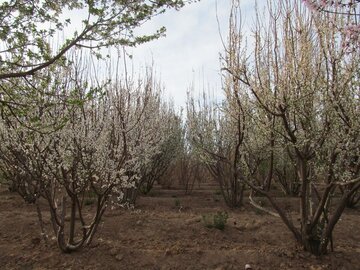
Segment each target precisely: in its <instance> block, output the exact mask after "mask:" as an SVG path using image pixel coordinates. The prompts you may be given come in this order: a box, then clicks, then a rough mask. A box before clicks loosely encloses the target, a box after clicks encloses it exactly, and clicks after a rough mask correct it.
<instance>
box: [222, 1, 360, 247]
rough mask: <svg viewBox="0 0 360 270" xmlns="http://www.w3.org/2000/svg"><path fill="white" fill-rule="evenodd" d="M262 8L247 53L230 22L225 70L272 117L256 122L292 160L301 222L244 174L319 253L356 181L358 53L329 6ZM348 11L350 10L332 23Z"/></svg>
mask: <svg viewBox="0 0 360 270" xmlns="http://www.w3.org/2000/svg"><path fill="white" fill-rule="evenodd" d="M268 11H269V12H268V15H269V20H268V21H266V22H264V21H260V20H259V19H258V20H257V23H256V26H255V30H254V39H255V40H254V50H253V52H252V54H251V55H247V54H239V53H237V52H236V51H235V52H234V50H233V48H236V50H238V52H240V51H241V49H242V48H244V46H241V45H239V44H241V42H244V40H243V38H242V36H241V34H240V32H239V30H238V29H236V28H235V29H233V30H231V32H230V33H231V35H233V37H230V38H229V45H228V48H227V50H226V56H225V61H224V70H225V71H226V72H227V73H228V74H230V75H231V76H232V78H233V79H234V80H236V81H237V82H238V84H239V85H240V86H239V87H240V89H241V91H244V92H246V93H249V94H250V95H251V100H252V103H253V104H254V109H255V110H256V111H258V113H257V115H261V114H262V115H264V116H265V119H266V115H270V116H272V117H274V118H273V119H274V121H275V124H274V125H269V124H267V125H266V123H269V121H256V122H257V123H258V124H259V125H262V126H263V127H262V128H263V130H267V132H268V133H271V132H273V134H277V137H279V138H281V140H282V142H283V143H282V144H279V143H277V144H276V145H275V144H274V147H275V149H276V148H277V147H284V150H286V151H288V152H289V157H290V156H291V157H292V159H293V162H294V164H295V166H296V173H297V176H298V178H299V183H300V185H301V187H300V194H301V195H300V227H298V226H296V225H295V224H294V223H293V221H292V219H291V218H290V217H288V215H287V213H286V212H285V211H284V209H282V208H281V207H280V206H279V205H278V204H277V203H276V201H275V200H274V199H273V198H272V197H271V196H270V194H269V193H268V192H266V191H264V189H263V188H261V187H259V186H258V185H257V184H256V183H254V182H253V181H246V180H245V181H246V183H247V184H248V185H249V186H250V187H251V188H252V189H253V190H256V191H257V192H259V193H261V194H263V195H265V196H266V197H267V198H268V199H269V200H270V202H271V204H272V205H273V207H274V208H275V209H276V211H277V212H278V214H279V215H280V217H281V218H282V220H283V221H284V223H285V224H286V226H287V227H288V228H289V229H290V231H291V232H292V233H293V235H294V237H295V239H296V240H297V241H298V242H300V243H301V244H302V245H303V246H304V248H305V249H306V250H308V251H310V252H312V253H313V254H323V253H325V252H326V251H327V247H328V243H329V241H331V238H332V231H333V229H334V227H335V225H336V223H337V221H338V220H339V218H340V216H341V214H342V212H343V210H344V207H345V205H346V203H347V202H348V200H349V198H351V196H353V195H354V194H355V192H356V191H357V190H358V189H359V188H360V179H359V178H358V166H359V159H358V151H359V145H358V142H357V140H354V138H355V137H356V136H357V134H358V130H359V129H358V118H357V117H356V113H358V110H359V105H358V91H359V88H358V68H359V66H358V61H357V59H356V53H355V52H349V51H348V50H347V48H346V47H344V46H342V35H341V33H339V32H338V30H337V29H336V28H334V27H332V24H330V23H329V21H333V18H329V17H331V14H330V15H329V14H326V15H324V16H321V15H320V16H319V15H318V16H317V17H313V16H311V14H309V13H308V12H306V11H305V10H303V7H302V5H301V3H296V2H295V1H291V0H288V1H281V2H277V3H276V4H273V3H270V2H269V5H268ZM334 16H337V14H336V15H334ZM233 18H235V19H236V16H234V17H233ZM258 18H259V17H258ZM347 19H348V20H351V19H352V18H351V17H347V18H342V20H340V21H339V22H338V23H339V24H340V25H341V24H346V23H348V22H347V21H346V20H347ZM230 27H236V23H233V24H230ZM234 43H235V44H234ZM242 44H243V45H244V43H242ZM357 52H358V50H357ZM232 54H234V55H237V56H239V57H237V58H236V61H237V63H236V64H234V63H233V62H232V61H230V60H231V59H233V55H232ZM239 108H241V107H240V106H239ZM235 112H236V110H235ZM261 112H262V113H261ZM255 115H256V114H255ZM270 123H271V121H270ZM252 136H257V134H252ZM354 136H355V137H354ZM270 138H271V137H270ZM275 142H276V141H275ZM348 184H351V188H349V189H347V190H346V191H344V193H343V195H342V196H341V198H339V200H338V201H336V202H335V201H334V200H333V199H332V195H333V193H334V191H335V189H336V187H338V186H347V185H348ZM313 198H316V200H313Z"/></svg>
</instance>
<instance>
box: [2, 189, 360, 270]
mask: <svg viewBox="0 0 360 270" xmlns="http://www.w3.org/2000/svg"><path fill="white" fill-rule="evenodd" d="M277 200H278V201H279V202H280V203H281V204H283V205H284V206H285V207H286V208H287V210H288V211H289V212H291V213H292V215H293V218H294V220H295V219H296V218H297V216H298V213H297V211H298V208H299V207H298V203H297V198H291V197H284V196H282V195H280V192H279V195H278V197H277ZM257 201H258V202H259V201H261V202H260V203H262V204H263V205H264V206H268V204H267V202H266V199H265V198H257ZM41 206H42V210H43V215H44V220H45V221H46V225H47V227H48V228H47V229H48V230H49V231H50V222H49V221H48V218H49V216H48V213H47V212H46V210H47V208H46V205H45V204H43V203H41ZM86 207H87V208H88V210H91V209H92V208H93V207H94V206H93V205H92V204H91V203H89V205H88V206H86ZM218 211H226V212H227V213H228V216H229V218H228V220H227V224H226V226H225V229H224V230H223V231H221V230H218V229H216V228H207V227H206V226H205V225H204V222H203V218H202V216H204V215H205V216H206V215H211V214H215V213H216V212H218ZM359 224H360V208H359V207H358V208H357V209H346V210H345V212H344V214H343V216H342V218H341V220H340V221H339V223H338V224H337V226H336V227H335V231H334V235H333V238H334V250H335V251H334V252H332V253H330V254H329V255H325V256H323V257H321V258H316V257H315V256H312V255H310V254H309V253H307V252H304V251H302V249H301V248H300V247H297V246H296V244H295V241H294V239H293V237H292V235H291V234H290V232H289V231H288V230H287V228H286V227H285V225H284V224H283V223H282V221H281V220H280V219H279V218H276V217H273V216H270V215H268V214H265V213H262V212H260V211H258V210H255V209H254V208H253V207H252V206H251V205H249V204H248V203H247V202H246V203H245V206H244V207H243V208H241V209H236V210H230V209H229V208H227V207H226V206H225V204H224V203H223V200H222V198H221V195H220V192H219V191H218V190H217V188H216V186H215V185H214V184H211V183H209V184H202V185H201V186H200V187H198V188H195V189H194V191H193V192H192V193H191V194H190V195H185V194H184V191H183V190H181V189H176V188H173V189H162V188H161V187H160V186H156V187H155V188H154V189H153V190H152V191H151V192H150V194H148V195H147V196H141V197H140V198H139V199H138V201H137V206H136V208H135V209H134V210H125V209H113V210H111V209H110V208H109V209H107V212H106V213H105V216H104V218H103V222H102V223H101V226H100V227H99V230H98V232H97V234H96V235H95V239H94V241H93V243H92V244H91V246H90V247H89V248H84V249H82V250H80V251H78V252H74V253H72V254H63V253H61V252H60V250H59V249H58V248H57V246H56V242H55V240H50V243H49V246H48V247H46V246H45V245H44V243H43V241H42V239H41V237H40V234H39V231H40V229H39V226H38V221H37V214H36V209H35V206H33V205H29V204H26V203H24V202H23V200H22V199H21V198H20V196H18V195H17V194H15V193H10V192H9V191H8V190H7V189H6V187H4V186H3V187H1V189H0V268H1V269H154V270H155V269H244V266H245V264H250V265H251V266H252V267H253V269H312V270H315V269H318V270H320V269H324V270H325V269H336V270H341V269H349V270H350V269H351V270H352V269H360V225H359Z"/></svg>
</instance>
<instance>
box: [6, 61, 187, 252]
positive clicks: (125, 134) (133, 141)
mask: <svg viewBox="0 0 360 270" xmlns="http://www.w3.org/2000/svg"><path fill="white" fill-rule="evenodd" d="M73 60H74V61H76V60H77V59H73ZM80 66H81V65H77V68H75V69H69V70H66V71H64V72H65V74H64V72H62V70H57V71H58V72H57V73H56V74H57V75H51V76H52V79H51V81H49V82H48V83H47V85H46V86H44V85H43V84H42V85H40V84H39V83H43V82H42V81H41V82H37V81H33V86H34V87H36V88H37V89H39V88H41V89H42V91H47V92H51V93H52V95H51V96H50V95H47V96H43V95H41V98H39V99H38V100H37V101H36V103H35V104H33V108H31V110H30V109H29V108H28V110H27V113H26V115H23V116H17V118H18V119H16V118H15V117H14V116H12V115H11V114H9V115H8V116H7V117H5V114H4V119H3V120H2V121H1V122H0V125H1V132H0V137H1V142H2V143H1V146H0V155H1V162H0V168H1V171H2V173H3V177H4V178H5V179H6V180H7V181H8V182H10V183H11V184H12V186H13V188H14V189H15V190H17V191H18V192H19V193H20V194H21V195H22V196H23V198H24V199H25V200H26V201H27V202H29V203H37V201H38V200H39V199H40V198H44V199H45V200H46V202H47V204H48V206H49V208H50V214H51V221H52V225H53V228H54V232H55V234H56V235H57V240H58V245H59V247H60V248H61V250H63V251H64V252H71V251H73V250H76V249H78V248H79V247H81V246H82V245H86V244H89V243H90V242H91V239H92V237H93V235H94V233H95V231H96V228H97V226H98V224H99V222H100V220H101V217H102V215H103V213H104V211H105V209H106V207H107V206H108V205H109V204H124V203H130V204H133V203H134V202H135V199H136V195H137V190H139V189H141V188H142V187H144V188H145V189H147V190H148V189H149V188H151V185H152V183H153V179H154V178H156V177H157V176H159V174H161V173H163V171H164V170H165V169H166V168H167V166H168V165H169V164H170V162H171V160H172V158H173V156H174V155H175V154H176V151H177V148H178V147H179V143H180V142H179V141H178V138H177V137H176V136H177V135H178V131H177V129H181V126H180V122H179V119H178V116H177V115H176V114H175V112H174V111H173V109H172V107H171V106H169V104H167V103H164V101H163V100H162V97H161V90H160V85H159V84H158V83H157V82H156V81H155V79H154V78H153V75H152V73H151V72H152V71H151V70H149V71H148V72H147V75H146V76H145V77H144V78H140V79H139V80H132V79H131V78H124V79H123V80H119V79H118V80H114V81H113V82H111V83H108V84H106V85H104V86H102V87H100V88H97V89H95V88H92V87H91V85H89V83H88V80H87V75H86V73H82V72H81V71H79V68H80ZM83 70H86V69H83ZM54 76H55V78H54ZM18 87H21V85H20V84H18ZM90 94H91V97H89V95H90ZM62 97H63V98H62ZM22 102H24V103H27V102H28V100H27V97H24V98H23V100H22ZM32 102H34V100H32ZM155 115H156V117H154V116H155ZM59 119H61V121H60V123H59ZM18 120H20V121H22V122H24V123H28V125H29V123H31V124H32V126H36V125H37V124H39V125H40V127H41V128H39V129H35V127H34V129H31V128H29V126H24V125H22V124H21V123H20V122H19V121H18ZM53 123H56V125H57V126H55V128H54V126H53ZM58 125H61V126H58ZM159 162H163V163H161V164H158V163H159ZM90 194H91V195H92V197H95V198H96V203H95V205H96V207H95V210H94V213H93V216H92V218H91V219H89V218H86V216H87V215H84V209H83V207H84V200H86V198H87V197H88V196H89V195H90ZM66 210H69V211H70V218H69V222H66V220H65V217H66ZM76 222H80V224H79V225H76ZM67 226H68V227H69V228H67ZM76 229H77V230H80V231H81V237H79V238H76V237H75V236H76ZM65 231H67V232H68V239H67V240H65Z"/></svg>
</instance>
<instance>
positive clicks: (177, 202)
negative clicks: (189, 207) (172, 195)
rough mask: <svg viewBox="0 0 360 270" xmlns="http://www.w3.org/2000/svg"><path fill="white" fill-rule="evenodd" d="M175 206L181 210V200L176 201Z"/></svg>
mask: <svg viewBox="0 0 360 270" xmlns="http://www.w3.org/2000/svg"><path fill="white" fill-rule="evenodd" d="M174 202H175V206H176V207H177V208H180V206H181V202H180V200H179V199H175V201H174Z"/></svg>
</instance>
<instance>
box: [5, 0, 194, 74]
mask: <svg viewBox="0 0 360 270" xmlns="http://www.w3.org/2000/svg"><path fill="white" fill-rule="evenodd" d="M195 1H196V0H135V1H134V0H61V1H49V0H21V1H18V0H10V1H5V2H3V3H1V4H0V80H3V79H9V78H19V77H24V76H28V75H33V74H35V73H36V72H37V71H39V70H41V69H44V68H46V67H48V66H50V65H51V64H53V63H55V62H59V63H61V61H62V62H64V61H65V58H64V56H65V54H66V52H68V51H69V50H70V49H71V48H74V47H76V48H86V49H89V50H91V51H92V52H93V53H95V54H96V55H97V56H98V57H101V56H102V55H101V52H100V50H101V48H107V47H109V46H113V45H126V46H135V45H137V44H141V43H144V42H148V41H150V40H153V39H157V38H159V37H160V36H161V35H163V34H164V32H165V28H164V27H161V28H160V29H158V30H157V31H156V32H155V33H150V34H146V35H140V36H139V35H136V34H135V33H134V30H135V29H136V28H138V27H139V26H141V25H142V24H143V23H144V22H146V21H148V20H150V19H151V18H152V17H154V16H156V15H158V14H161V13H163V12H165V10H166V9H169V8H175V9H179V8H181V7H183V6H184V5H185V4H186V3H190V2H195ZM70 13H72V14H79V18H83V19H82V21H81V25H80V26H81V28H80V29H79V30H76V31H74V32H73V33H71V35H70V36H67V35H66V38H65V40H64V41H61V40H58V42H59V43H60V44H56V46H53V45H52V42H54V39H55V38H56V36H57V35H59V33H60V34H61V33H62V32H64V31H68V28H69V27H70V26H73V25H72V24H73V22H72V18H67V15H68V14H70ZM67 34H69V33H67Z"/></svg>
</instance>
